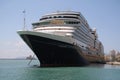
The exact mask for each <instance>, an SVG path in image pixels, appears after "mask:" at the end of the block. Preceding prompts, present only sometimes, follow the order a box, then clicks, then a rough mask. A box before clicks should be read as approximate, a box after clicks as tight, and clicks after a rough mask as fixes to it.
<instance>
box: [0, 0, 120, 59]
mask: <svg viewBox="0 0 120 80" xmlns="http://www.w3.org/2000/svg"><path fill="white" fill-rule="evenodd" d="M24 10H25V11H26V28H27V29H28V30H31V29H32V25H31V23H33V22H37V21H38V20H39V19H40V18H41V16H42V15H44V14H48V13H51V12H56V11H77V12H81V13H82V15H83V16H84V17H85V18H86V20H87V21H88V24H89V25H90V27H91V28H96V29H97V33H98V37H99V40H100V41H101V42H102V43H103V45H104V52H105V54H108V53H109V51H110V50H112V49H114V50H117V51H120V36H119V35H120V0H0V58H18V57H26V56H29V55H34V53H33V52H32V51H31V50H30V48H29V47H28V46H27V45H26V44H25V43H24V42H23V41H22V39H21V38H20V37H19V35H18V34H17V31H18V30H21V29H23V25H24V23H23V16H24V15H23V11H24Z"/></svg>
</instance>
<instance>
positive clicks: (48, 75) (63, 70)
mask: <svg viewBox="0 0 120 80" xmlns="http://www.w3.org/2000/svg"><path fill="white" fill-rule="evenodd" d="M28 63H29V60H0V80H120V66H117V65H99V64H92V65H90V66H86V67H49V68H38V67H37V66H36V65H39V62H38V60H33V61H32V62H31V64H30V65H28Z"/></svg>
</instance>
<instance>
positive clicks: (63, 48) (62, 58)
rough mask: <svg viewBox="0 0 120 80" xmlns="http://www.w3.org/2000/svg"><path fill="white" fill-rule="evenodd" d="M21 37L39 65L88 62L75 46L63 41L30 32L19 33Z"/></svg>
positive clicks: (50, 65)
mask: <svg viewBox="0 0 120 80" xmlns="http://www.w3.org/2000/svg"><path fill="white" fill-rule="evenodd" d="M20 36H21V37H22V39H23V40H24V41H25V42H26V43H27V44H28V46H29V47H30V48H31V49H32V50H33V52H34V53H35V54H36V56H37V57H38V59H39V61H40V66H41V67H55V66H85V65H88V64H89V62H88V61H87V60H85V59H84V58H83V57H82V56H81V55H80V53H81V50H79V51H78V49H76V48H77V46H74V45H72V44H68V43H65V42H61V41H57V40H53V39H49V38H44V37H40V36H35V35H30V34H20Z"/></svg>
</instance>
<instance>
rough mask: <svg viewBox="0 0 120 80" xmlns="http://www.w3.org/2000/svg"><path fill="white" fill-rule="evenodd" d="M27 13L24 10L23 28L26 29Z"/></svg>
mask: <svg viewBox="0 0 120 80" xmlns="http://www.w3.org/2000/svg"><path fill="white" fill-rule="evenodd" d="M25 13H26V11H25V10H24V11H23V14H24V16H23V17H24V20H23V21H24V26H23V30H25V27H26V20H25V17H26V15H25Z"/></svg>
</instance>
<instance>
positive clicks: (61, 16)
mask: <svg viewBox="0 0 120 80" xmlns="http://www.w3.org/2000/svg"><path fill="white" fill-rule="evenodd" d="M52 18H74V19H79V17H77V16H63V15H60V16H59V15H56V16H47V17H43V18H41V19H40V20H45V19H52Z"/></svg>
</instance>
